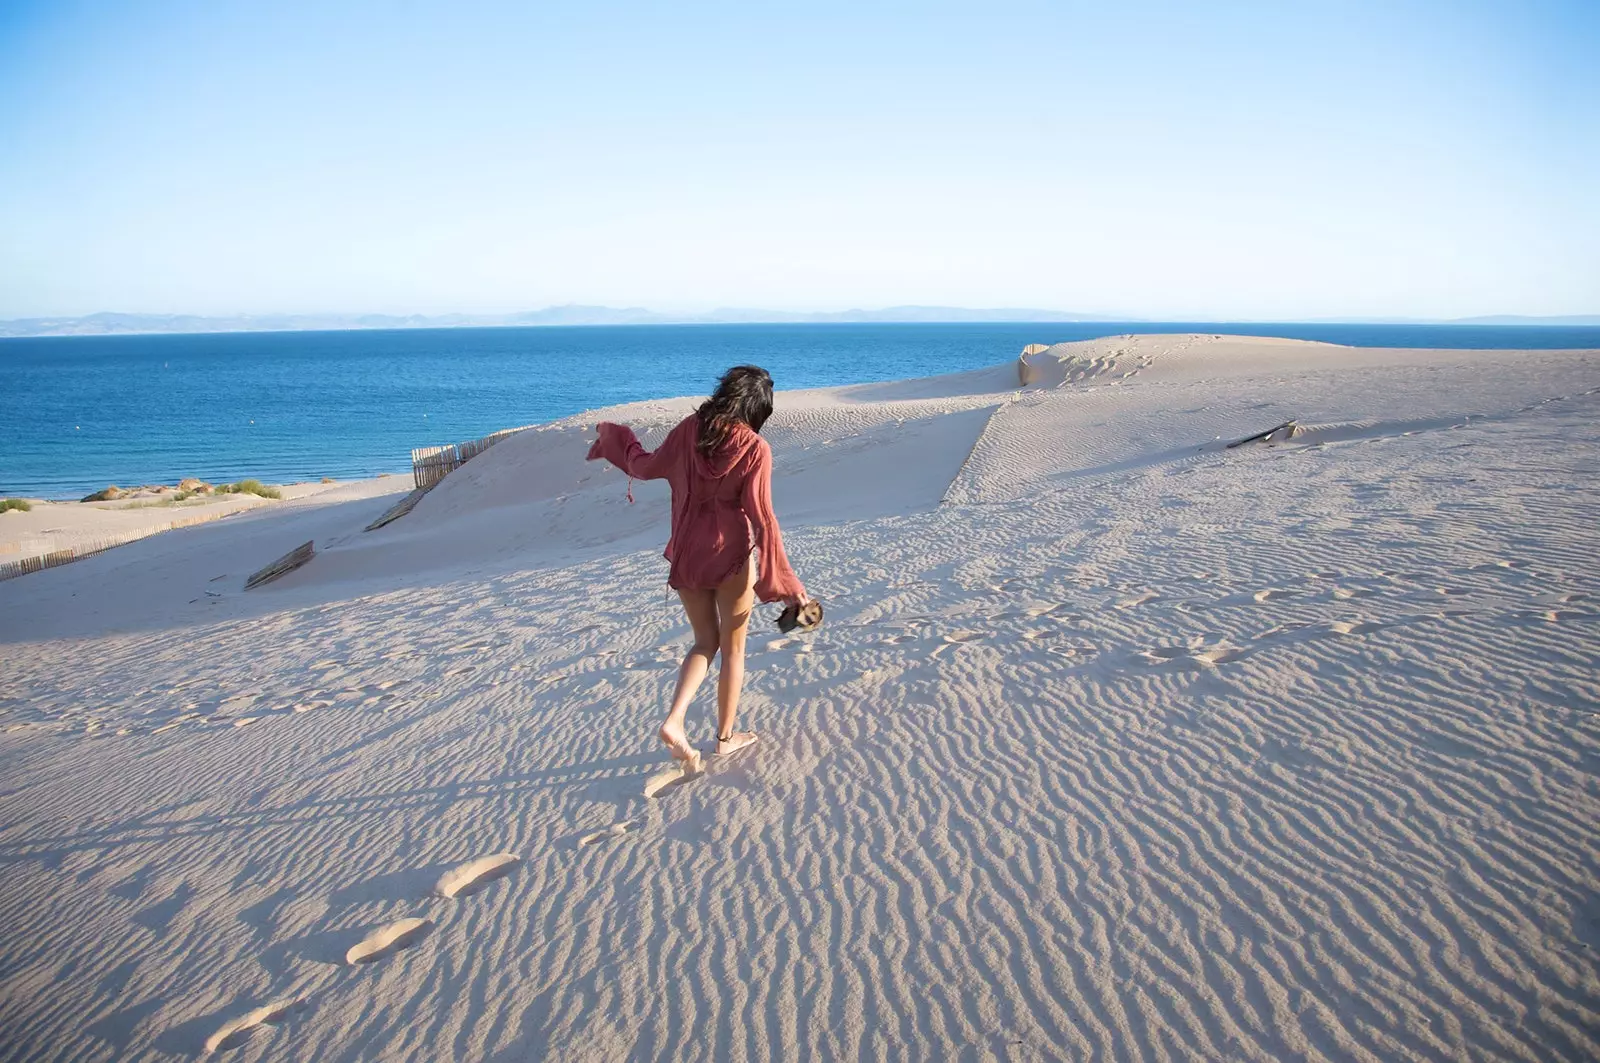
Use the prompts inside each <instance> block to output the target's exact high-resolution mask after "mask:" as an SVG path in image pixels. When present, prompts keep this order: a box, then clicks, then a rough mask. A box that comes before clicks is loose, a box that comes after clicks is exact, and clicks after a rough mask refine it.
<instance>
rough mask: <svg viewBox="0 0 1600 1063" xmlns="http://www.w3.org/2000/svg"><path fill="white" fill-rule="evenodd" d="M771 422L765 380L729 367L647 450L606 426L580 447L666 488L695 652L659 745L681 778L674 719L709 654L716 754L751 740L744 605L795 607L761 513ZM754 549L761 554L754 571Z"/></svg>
mask: <svg viewBox="0 0 1600 1063" xmlns="http://www.w3.org/2000/svg"><path fill="white" fill-rule="evenodd" d="M771 415H772V377H771V376H769V375H768V374H767V371H766V370H765V369H761V368H758V367H757V366H753V365H740V366H735V367H734V368H732V369H730V370H728V371H727V372H726V373H725V374H723V377H722V382H721V383H719V384H718V385H717V390H716V391H715V392H714V393H713V394H712V396H711V397H710V398H709V399H707V400H706V401H705V402H703V403H701V404H700V408H699V409H698V410H696V411H695V412H694V413H692V414H690V415H689V416H688V417H686V418H684V419H683V421H681V422H680V423H679V424H678V426H677V427H676V428H674V429H673V430H672V431H671V432H670V433H668V435H667V438H666V440H665V441H663V442H662V444H661V446H660V447H659V448H658V449H657V450H655V451H654V452H653V453H652V452H650V451H647V450H645V449H644V447H642V446H640V445H639V440H638V438H637V437H635V436H634V434H633V430H632V429H631V428H629V427H628V426H627V425H621V424H612V423H610V422H605V421H603V422H601V423H600V424H599V425H597V426H596V430H597V431H598V432H599V433H600V438H599V439H597V440H595V442H594V445H593V446H591V447H590V448H589V460H590V461H594V460H596V459H598V458H605V459H606V460H607V461H609V462H611V463H612V464H613V465H615V466H616V467H617V468H619V469H621V470H622V471H623V472H625V473H627V474H628V475H629V476H631V477H633V478H635V479H639V480H661V479H665V480H666V481H667V482H668V483H669V484H670V485H671V486H672V534H671V536H670V538H669V539H668V540H667V550H666V557H667V560H668V561H669V562H671V563H672V567H671V570H670V572H669V574H668V577H667V583H668V584H669V585H670V586H671V587H673V588H674V589H675V590H676V591H677V592H678V597H679V598H680V599H681V600H682V601H683V611H684V612H685V613H687V614H688V616H689V624H690V626H691V627H692V628H693V629H694V646H693V647H692V648H690V650H689V655H688V656H687V657H685V658H684V659H683V665H682V666H681V667H680V668H679V669H678V687H677V689H676V690H675V691H674V692H673V695H672V707H671V708H670V709H669V710H668V711H667V719H666V722H665V723H663V724H662V725H661V731H660V738H661V741H662V742H663V743H665V744H666V747H667V748H668V749H669V750H671V751H672V755H673V756H674V757H675V758H677V759H678V760H680V761H682V762H683V769H684V771H685V772H686V773H689V774H693V773H694V772H697V771H699V770H700V753H699V751H698V750H696V749H695V748H694V747H693V746H692V745H690V744H689V740H688V738H687V737H686V736H685V734H684V729H683V720H684V716H685V714H686V713H687V712H688V711H689V702H690V701H691V700H692V699H693V698H694V695H695V691H697V690H698V689H700V683H701V681H702V680H704V679H705V677H706V674H707V673H708V672H709V671H710V670H711V659H712V658H713V657H715V656H716V655H717V653H718V652H719V651H720V652H721V654H722V671H721V673H720V674H719V675H718V676H717V748H716V755H717V756H724V755H726V754H729V753H732V752H734V751H736V750H739V749H743V748H744V747H745V746H748V745H750V744H751V743H752V742H754V741H755V740H756V736H755V734H754V733H752V732H749V731H739V732H736V731H734V729H733V723H734V717H735V716H736V715H737V714H738V711H739V689H740V688H741V687H742V686H743V685H744V642H745V634H746V632H747V631H748V628H749V622H750V610H751V607H752V605H753V602H752V598H753V597H759V598H760V599H761V600H762V601H763V602H777V601H783V602H789V603H792V604H795V605H804V604H805V603H806V592H805V588H804V587H802V586H801V585H800V580H799V579H798V578H797V577H796V576H795V574H794V570H793V569H792V568H790V567H789V559H788V558H787V557H786V556H784V553H783V535H782V534H781V533H780V532H779V531H778V519H777V517H775V516H774V515H773V513H772V448H771V447H769V446H767V441H766V440H764V439H762V438H761V436H760V435H758V434H757V433H759V432H760V431H761V426H762V425H763V424H765V423H766V421H767V418H768V417H770V416H771ZM753 549H758V550H760V552H761V565H760V572H759V575H758V574H757V569H756V566H755V564H754V562H753V561H752V560H751V556H750V555H751V551H752V550H753Z"/></svg>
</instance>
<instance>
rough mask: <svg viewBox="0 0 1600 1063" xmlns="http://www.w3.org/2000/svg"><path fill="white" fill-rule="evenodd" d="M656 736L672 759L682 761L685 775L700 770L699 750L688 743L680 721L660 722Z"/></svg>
mask: <svg viewBox="0 0 1600 1063" xmlns="http://www.w3.org/2000/svg"><path fill="white" fill-rule="evenodd" d="M656 737H658V738H660V739H661V744H662V745H664V746H666V747H667V749H668V750H669V751H670V752H671V753H672V756H673V759H675V760H679V761H682V762H683V772H684V774H685V775H693V774H694V773H695V772H697V771H699V770H700V751H699V750H698V749H696V748H694V747H693V746H691V745H690V744H689V739H688V738H687V737H686V736H685V735H684V733H683V725H682V724H681V723H680V724H673V723H671V722H670V721H669V722H667V723H664V724H662V725H661V730H659V731H657V732H656Z"/></svg>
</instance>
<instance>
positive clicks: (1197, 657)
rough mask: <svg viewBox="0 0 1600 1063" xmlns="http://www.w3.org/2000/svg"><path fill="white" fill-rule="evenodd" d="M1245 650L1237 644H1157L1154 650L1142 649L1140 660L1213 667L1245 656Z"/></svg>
mask: <svg viewBox="0 0 1600 1063" xmlns="http://www.w3.org/2000/svg"><path fill="white" fill-rule="evenodd" d="M1244 654H1245V651H1244V650H1242V649H1240V648H1239V647H1237V646H1227V645H1223V644H1220V643H1219V644H1217V645H1214V646H1157V647H1156V648H1155V649H1153V650H1140V651H1139V653H1138V654H1137V657H1138V658H1139V660H1141V661H1143V662H1144V663H1145V664H1149V665H1163V664H1165V665H1188V666H1192V665H1200V666H1201V667H1211V666H1213V665H1218V664H1227V663H1228V662H1229V661H1234V660H1238V659H1239V658H1240V657H1243V656H1244Z"/></svg>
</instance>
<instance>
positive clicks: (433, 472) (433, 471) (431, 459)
mask: <svg viewBox="0 0 1600 1063" xmlns="http://www.w3.org/2000/svg"><path fill="white" fill-rule="evenodd" d="M532 427H533V426H532V425H523V426H522V427H521V428H503V429H501V430H500V431H498V432H491V433H490V434H489V435H486V436H484V437H483V438H482V439H472V440H468V441H467V442H465V443H447V444H446V445H444V446H442V447H416V448H414V449H413V450H412V451H411V475H412V478H413V479H414V480H415V481H416V485H417V487H418V488H430V487H432V486H433V485H434V484H436V483H438V482H439V481H440V480H442V479H444V478H445V477H446V476H448V475H450V473H451V472H453V471H454V470H456V469H459V468H460V467H461V466H462V465H464V464H466V463H467V462H468V461H470V460H471V459H473V458H475V457H477V456H478V455H479V454H482V453H483V452H484V451H486V450H488V449H489V448H490V447H492V446H494V445H495V444H496V443H498V442H500V441H501V440H502V439H504V438H506V436H509V435H515V434H516V433H517V432H521V431H522V430H523V429H526V428H532Z"/></svg>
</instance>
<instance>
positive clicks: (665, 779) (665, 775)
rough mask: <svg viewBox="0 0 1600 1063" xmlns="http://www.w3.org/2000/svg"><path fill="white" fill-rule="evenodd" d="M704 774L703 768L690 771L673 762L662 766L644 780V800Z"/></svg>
mask: <svg viewBox="0 0 1600 1063" xmlns="http://www.w3.org/2000/svg"><path fill="white" fill-rule="evenodd" d="M702 774H704V769H702V770H701V771H698V772H694V773H692V774H691V773H690V772H687V771H685V770H684V767H683V765H682V764H674V765H672V766H671V767H670V768H662V769H661V770H660V771H658V772H656V773H655V774H654V775H652V776H650V778H648V779H646V780H645V781H644V796H645V798H646V800H648V799H650V798H653V797H655V796H656V795H657V794H660V793H661V792H662V791H663V790H667V789H670V788H671V787H674V786H678V785H680V784H682V783H685V782H688V781H689V780H690V779H694V778H698V777H699V776H700V775H702Z"/></svg>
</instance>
